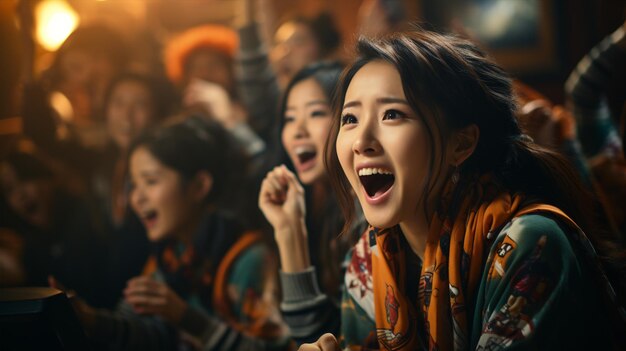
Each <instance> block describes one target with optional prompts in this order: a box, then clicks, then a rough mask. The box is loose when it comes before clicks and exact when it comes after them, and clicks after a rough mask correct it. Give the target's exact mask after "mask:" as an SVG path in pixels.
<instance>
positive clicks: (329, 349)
mask: <svg viewBox="0 0 626 351" xmlns="http://www.w3.org/2000/svg"><path fill="white" fill-rule="evenodd" d="M298 350H299V351H341V348H339V343H338V342H337V338H335V336H334V335H333V334H330V333H326V334H324V335H322V336H320V338H319V339H317V341H316V342H315V343H313V344H302V345H300V348H299V349H298Z"/></svg>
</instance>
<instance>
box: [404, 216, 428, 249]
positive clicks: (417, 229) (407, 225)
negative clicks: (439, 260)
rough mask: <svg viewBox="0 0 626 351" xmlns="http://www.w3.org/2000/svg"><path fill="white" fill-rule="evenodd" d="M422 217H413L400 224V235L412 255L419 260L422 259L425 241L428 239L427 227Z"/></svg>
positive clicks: (426, 222)
mask: <svg viewBox="0 0 626 351" xmlns="http://www.w3.org/2000/svg"><path fill="white" fill-rule="evenodd" d="M422 217H424V216H415V217H413V218H411V220H408V221H403V222H400V229H401V230H402V234H403V235H404V237H405V238H406V241H407V242H408V243H409V246H410V247H411V250H412V251H413V253H415V254H416V255H417V257H419V258H420V259H421V260H423V259H424V251H425V250H426V239H427V238H428V232H429V225H428V221H427V220H426V218H422Z"/></svg>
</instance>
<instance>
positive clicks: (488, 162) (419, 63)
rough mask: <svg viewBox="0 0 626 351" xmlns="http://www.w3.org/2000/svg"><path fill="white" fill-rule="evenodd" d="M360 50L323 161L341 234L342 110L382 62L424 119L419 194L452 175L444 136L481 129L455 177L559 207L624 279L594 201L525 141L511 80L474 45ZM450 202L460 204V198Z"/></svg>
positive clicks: (448, 39) (375, 42) (396, 42)
mask: <svg viewBox="0 0 626 351" xmlns="http://www.w3.org/2000/svg"><path fill="white" fill-rule="evenodd" d="M357 51H358V54H359V57H358V58H357V59H356V61H355V62H354V63H353V64H352V65H350V66H349V67H348V68H347V69H346V70H345V71H344V74H343V75H342V79H341V82H340V85H339V89H338V94H337V99H336V101H335V118H334V120H333V125H332V128H331V134H330V137H329V140H328V142H327V147H326V155H325V162H326V165H327V168H328V170H329V174H330V176H331V180H332V182H333V185H334V187H335V189H336V192H337V196H338V199H339V202H340V205H341V207H342V209H343V211H344V214H345V216H346V218H347V221H346V224H345V227H344V230H345V228H347V227H349V226H350V223H351V221H352V218H353V217H354V204H353V200H352V195H351V187H350V184H349V183H348V180H347V178H346V176H345V175H344V173H343V171H342V169H341V166H340V164H339V160H338V158H337V154H336V145H335V144H336V141H337V133H338V131H339V124H340V116H341V106H342V104H343V102H344V99H345V94H346V91H347V89H348V85H349V84H350V82H351V80H352V78H353V77H354V75H355V74H356V72H357V71H359V69H361V68H362V67H363V66H364V65H365V64H367V63H368V62H372V61H375V60H382V61H384V62H387V63H390V64H392V65H393V66H394V67H395V68H396V69H397V70H398V72H399V73H400V77H401V79H402V88H403V90H404V94H405V96H406V98H407V100H408V102H409V104H410V105H411V107H412V108H413V109H414V111H416V112H417V115H418V116H422V118H423V123H424V126H425V129H426V130H427V136H428V142H429V143H430V146H431V149H432V150H434V152H435V155H434V157H432V158H431V160H430V163H429V165H428V169H429V170H430V172H429V177H428V178H427V181H426V184H425V186H424V189H423V190H424V192H423V193H424V194H431V193H432V192H433V191H434V190H435V183H436V180H437V179H438V178H440V177H446V176H449V174H450V170H449V169H446V167H445V165H444V157H443V155H444V153H443V150H445V144H444V140H445V139H446V136H447V135H449V133H451V132H452V131H454V130H458V129H460V128H463V127H466V126H469V125H471V124H474V125H476V126H477V127H478V128H479V130H480V137H479V141H478V144H477V147H476V149H475V151H474V153H473V154H472V155H471V156H470V157H469V158H468V159H467V160H466V161H465V162H464V163H463V165H462V166H460V168H459V172H460V178H461V179H468V178H470V177H473V176H475V175H477V174H479V175H480V174H492V175H493V176H494V178H495V181H496V182H497V183H499V184H500V185H501V186H502V187H503V188H504V189H506V190H507V191H510V192H511V193H522V194H525V195H526V196H527V197H528V198H530V199H536V200H540V201H542V202H544V203H548V204H552V205H554V206H556V207H558V208H560V209H561V210H563V211H564V212H565V213H567V214H568V215H569V216H570V217H571V218H573V219H574V221H576V223H577V224H578V225H579V226H581V228H583V230H585V232H586V233H587V234H588V235H589V237H590V239H591V241H592V243H593V244H594V245H595V246H596V248H597V249H598V251H599V253H600V256H601V258H602V259H603V260H604V263H605V265H606V267H607V268H612V270H613V273H615V274H616V275H622V273H621V272H624V270H623V265H624V262H623V259H622V258H621V257H623V256H624V254H623V253H620V252H619V251H618V250H617V246H616V245H614V244H612V243H611V241H610V240H609V238H607V237H605V236H603V234H602V233H601V232H597V231H595V230H594V228H593V226H592V222H593V218H591V216H590V212H591V211H590V210H589V204H592V203H593V200H592V198H591V196H590V194H589V192H588V191H587V190H586V188H585V187H584V186H583V184H582V182H581V181H580V179H579V176H578V174H577V172H576V171H575V170H574V169H573V167H572V166H571V165H570V164H569V163H568V161H567V160H566V159H565V158H564V157H563V156H561V155H560V154H558V153H556V152H554V151H551V150H548V149H546V148H542V147H540V146H539V145H537V144H534V143H533V142H532V140H530V139H529V138H527V137H525V136H523V135H522V132H521V130H520V126H519V125H518V122H517V120H516V118H515V114H514V111H515V108H516V106H515V103H514V101H515V100H514V97H513V93H512V87H511V80H510V78H509V77H508V76H507V74H506V73H505V72H504V71H503V70H502V69H501V68H500V67H498V66H497V65H496V64H495V63H493V62H492V61H490V60H489V59H488V58H487V57H486V56H485V54H484V53H483V52H481V51H480V50H479V49H478V48H477V47H476V46H475V45H474V44H472V43H471V42H469V41H467V40H463V39H460V38H457V37H454V36H450V35H443V34H437V33H434V32H429V31H425V30H422V29H417V30H414V31H410V32H403V33H393V34H390V35H388V36H385V37H382V38H378V39H367V38H361V39H360V40H359V42H358V45H357ZM460 183H463V182H460ZM455 195H456V197H461V196H462V192H459V191H457V192H456V194H455ZM422 200H423V205H424V206H423V207H424V210H425V211H426V213H427V214H429V213H432V212H433V211H432V210H433V209H428V207H427V200H428V199H426V198H424V199H422ZM620 280H623V277H620ZM622 284H623V283H622Z"/></svg>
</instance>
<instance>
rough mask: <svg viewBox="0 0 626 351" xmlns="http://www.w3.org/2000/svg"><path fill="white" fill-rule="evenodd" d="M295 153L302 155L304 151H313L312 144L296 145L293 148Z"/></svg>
mask: <svg viewBox="0 0 626 351" xmlns="http://www.w3.org/2000/svg"><path fill="white" fill-rule="evenodd" d="M294 151H295V153H296V155H302V154H304V153H306V152H315V147H314V146H298V147H296V148H295V149H294Z"/></svg>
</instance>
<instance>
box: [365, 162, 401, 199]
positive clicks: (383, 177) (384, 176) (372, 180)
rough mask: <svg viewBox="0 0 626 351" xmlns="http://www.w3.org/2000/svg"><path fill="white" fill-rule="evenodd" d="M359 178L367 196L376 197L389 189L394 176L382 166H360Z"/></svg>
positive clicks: (394, 178)
mask: <svg viewBox="0 0 626 351" xmlns="http://www.w3.org/2000/svg"><path fill="white" fill-rule="evenodd" d="M359 179H360V180H361V184H363V188H364V189H365V192H366V193H367V196H369V197H370V198H377V197H379V196H381V195H383V194H384V193H386V192H387V191H388V190H389V189H391V187H392V186H393V183H394V181H395V180H396V177H395V176H394V175H393V173H391V172H390V171H388V170H385V169H382V168H362V169H360V170H359Z"/></svg>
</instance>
